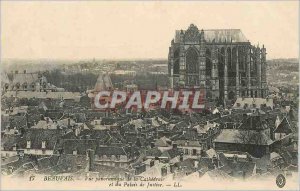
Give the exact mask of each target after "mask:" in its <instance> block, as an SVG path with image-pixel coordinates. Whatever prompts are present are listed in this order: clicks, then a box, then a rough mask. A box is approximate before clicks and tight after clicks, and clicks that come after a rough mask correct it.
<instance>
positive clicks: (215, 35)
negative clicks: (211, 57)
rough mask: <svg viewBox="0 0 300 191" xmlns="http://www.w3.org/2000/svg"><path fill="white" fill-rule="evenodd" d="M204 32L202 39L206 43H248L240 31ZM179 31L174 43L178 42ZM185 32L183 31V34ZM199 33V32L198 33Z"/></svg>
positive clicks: (218, 30) (216, 30)
mask: <svg viewBox="0 0 300 191" xmlns="http://www.w3.org/2000/svg"><path fill="white" fill-rule="evenodd" d="M203 31H204V39H205V40H206V41H207V42H212V41H213V40H214V41H215V42H225V41H226V42H231V40H232V42H248V39H247V38H246V37H245V35H244V34H243V33H242V31H241V29H207V30H203ZM180 32H181V30H176V34H175V43H179V41H180ZM185 32H186V30H183V33H184V34H185ZM199 32H200V31H199Z"/></svg>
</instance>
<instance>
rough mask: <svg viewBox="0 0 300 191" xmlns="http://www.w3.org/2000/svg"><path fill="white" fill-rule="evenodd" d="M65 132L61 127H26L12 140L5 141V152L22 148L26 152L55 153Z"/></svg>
mask: <svg viewBox="0 0 300 191" xmlns="http://www.w3.org/2000/svg"><path fill="white" fill-rule="evenodd" d="M64 133H65V131H64V130H60V129H25V130H22V131H20V132H19V133H18V134H16V135H14V138H13V139H12V140H7V141H6V142H4V143H3V149H4V151H5V152H8V151H14V152H15V151H20V150H22V151H23V152H24V153H25V154H33V155H53V154H54V153H55V146H56V144H57V143H58V141H59V139H60V137H61V136H62V135H63V134H64ZM4 136H5V135H4ZM1 152H2V151H1Z"/></svg>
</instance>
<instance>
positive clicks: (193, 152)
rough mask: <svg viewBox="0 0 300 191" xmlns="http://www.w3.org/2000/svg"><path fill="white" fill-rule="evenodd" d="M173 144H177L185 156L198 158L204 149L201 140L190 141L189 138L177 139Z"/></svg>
mask: <svg viewBox="0 0 300 191" xmlns="http://www.w3.org/2000/svg"><path fill="white" fill-rule="evenodd" d="M173 144H176V145H177V147H178V148H179V149H182V150H183V154H184V156H185V157H189V158H197V157H198V156H199V155H200V153H201V150H202V147H201V144H200V143H199V141H189V140H177V141H174V143H173Z"/></svg>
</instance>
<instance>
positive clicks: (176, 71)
mask: <svg viewBox="0 0 300 191" xmlns="http://www.w3.org/2000/svg"><path fill="white" fill-rule="evenodd" d="M173 74H179V49H177V50H176V51H175V53H174V66H173Z"/></svg>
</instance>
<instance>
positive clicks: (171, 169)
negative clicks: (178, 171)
mask: <svg viewBox="0 0 300 191" xmlns="http://www.w3.org/2000/svg"><path fill="white" fill-rule="evenodd" d="M174 168H175V166H174V164H173V163H170V172H171V173H174V171H175V169H174Z"/></svg>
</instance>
